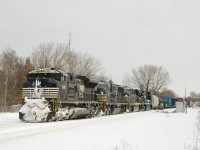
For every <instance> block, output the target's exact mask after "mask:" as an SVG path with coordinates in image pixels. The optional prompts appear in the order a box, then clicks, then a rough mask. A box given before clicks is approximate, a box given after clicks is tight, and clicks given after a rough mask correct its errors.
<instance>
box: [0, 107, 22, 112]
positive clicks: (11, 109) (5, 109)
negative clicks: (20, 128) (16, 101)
mask: <svg viewBox="0 0 200 150" xmlns="http://www.w3.org/2000/svg"><path fill="white" fill-rule="evenodd" d="M19 109H20V105H14V106H0V112H18V111H19Z"/></svg>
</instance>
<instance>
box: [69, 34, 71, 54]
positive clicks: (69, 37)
mask: <svg viewBox="0 0 200 150" xmlns="http://www.w3.org/2000/svg"><path fill="white" fill-rule="evenodd" d="M70 50H71V33H69V51H70Z"/></svg>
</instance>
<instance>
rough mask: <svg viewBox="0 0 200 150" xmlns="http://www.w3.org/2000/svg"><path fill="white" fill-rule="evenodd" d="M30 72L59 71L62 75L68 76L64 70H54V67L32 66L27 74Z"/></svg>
mask: <svg viewBox="0 0 200 150" xmlns="http://www.w3.org/2000/svg"><path fill="white" fill-rule="evenodd" d="M32 73H61V74H63V75H64V76H69V75H68V74H67V73H66V72H64V71H62V70H56V69H54V68H42V69H41V68H34V69H33V70H31V71H30V72H29V74H32Z"/></svg>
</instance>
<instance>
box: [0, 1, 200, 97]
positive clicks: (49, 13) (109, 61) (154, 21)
mask: <svg viewBox="0 0 200 150" xmlns="http://www.w3.org/2000/svg"><path fill="white" fill-rule="evenodd" d="M69 33H71V34H72V47H73V48H74V49H75V50H76V51H82V52H88V53H89V54H91V55H93V56H95V57H97V58H98V59H100V60H101V62H102V63H103V66H104V68H105V72H106V74H107V75H108V76H110V77H111V78H112V79H113V80H114V82H115V83H118V84H121V83H122V79H123V77H124V74H126V73H128V74H131V70H132V68H137V67H139V66H143V65H144V64H151V65H157V66H163V67H165V68H166V69H167V70H168V71H169V73H170V76H171V83H170V85H169V88H170V89H173V90H174V91H175V92H176V93H177V94H178V95H179V96H184V94H185V86H186V87H187V95H189V93H190V91H195V92H197V93H200V89H199V87H200V1H199V0H137V1H136V0H16V1H13V0H0V50H1V51H2V50H4V49H5V48H6V47H7V46H8V45H10V46H11V47H12V48H13V49H14V50H15V51H16V52H17V55H19V56H23V57H26V56H30V55H31V52H32V48H33V47H36V46H38V44H39V43H43V42H59V43H60V42H68V35H69Z"/></svg>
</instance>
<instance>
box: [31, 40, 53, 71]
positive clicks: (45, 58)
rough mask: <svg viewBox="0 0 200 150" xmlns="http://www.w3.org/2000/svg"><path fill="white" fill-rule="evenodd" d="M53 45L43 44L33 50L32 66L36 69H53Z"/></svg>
mask: <svg viewBox="0 0 200 150" xmlns="http://www.w3.org/2000/svg"><path fill="white" fill-rule="evenodd" d="M53 48H54V44H53V43H41V44H39V46H38V47H36V48H34V49H33V52H32V64H33V66H34V67H40V68H47V67H51V61H52V58H51V56H52V50H53Z"/></svg>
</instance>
